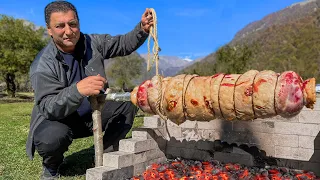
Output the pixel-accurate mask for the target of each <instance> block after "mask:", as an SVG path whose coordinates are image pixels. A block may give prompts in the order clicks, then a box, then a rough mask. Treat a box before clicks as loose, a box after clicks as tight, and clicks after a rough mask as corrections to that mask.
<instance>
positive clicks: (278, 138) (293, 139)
mask: <svg viewBox="0 0 320 180" xmlns="http://www.w3.org/2000/svg"><path fill="white" fill-rule="evenodd" d="M265 138H268V136H266V137H265ZM272 139H273V144H274V145H275V146H288V147H298V146H299V136H298V135H288V134H273V137H272Z"/></svg>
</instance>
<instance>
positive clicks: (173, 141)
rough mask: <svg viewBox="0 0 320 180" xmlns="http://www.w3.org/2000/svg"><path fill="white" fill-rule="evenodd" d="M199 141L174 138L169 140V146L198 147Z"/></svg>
mask: <svg viewBox="0 0 320 180" xmlns="http://www.w3.org/2000/svg"><path fill="white" fill-rule="evenodd" d="M196 143H197V141H194V140H190V141H187V140H186V139H184V138H177V139H176V138H172V139H171V140H170V141H168V142H167V146H172V147H181V148H191V149H192V148H196Z"/></svg>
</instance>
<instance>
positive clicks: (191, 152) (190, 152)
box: [180, 148, 213, 161]
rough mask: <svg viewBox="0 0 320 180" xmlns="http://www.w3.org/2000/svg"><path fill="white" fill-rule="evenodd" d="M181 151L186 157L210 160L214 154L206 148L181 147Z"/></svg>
mask: <svg viewBox="0 0 320 180" xmlns="http://www.w3.org/2000/svg"><path fill="white" fill-rule="evenodd" d="M180 152H181V157H182V158H185V159H192V160H199V161H200V160H202V161H209V160H211V159H212V158H213V154H210V153H209V152H208V151H205V150H198V149H187V148H181V150H180Z"/></svg>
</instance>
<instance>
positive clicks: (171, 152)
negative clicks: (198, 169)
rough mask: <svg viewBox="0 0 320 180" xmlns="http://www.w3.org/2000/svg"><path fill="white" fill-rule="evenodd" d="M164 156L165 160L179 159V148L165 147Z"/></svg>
mask: <svg viewBox="0 0 320 180" xmlns="http://www.w3.org/2000/svg"><path fill="white" fill-rule="evenodd" d="M166 155H167V158H169V159H173V158H176V157H181V148H177V147H173V146H167V148H166Z"/></svg>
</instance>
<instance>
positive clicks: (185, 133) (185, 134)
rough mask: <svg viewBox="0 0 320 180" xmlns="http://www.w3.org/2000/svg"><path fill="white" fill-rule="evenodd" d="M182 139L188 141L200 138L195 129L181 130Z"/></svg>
mask: <svg viewBox="0 0 320 180" xmlns="http://www.w3.org/2000/svg"><path fill="white" fill-rule="evenodd" d="M181 131H182V138H184V139H186V140H187V141H189V140H200V139H201V136H200V134H199V132H198V130H197V129H187V128H182V130H181Z"/></svg>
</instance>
